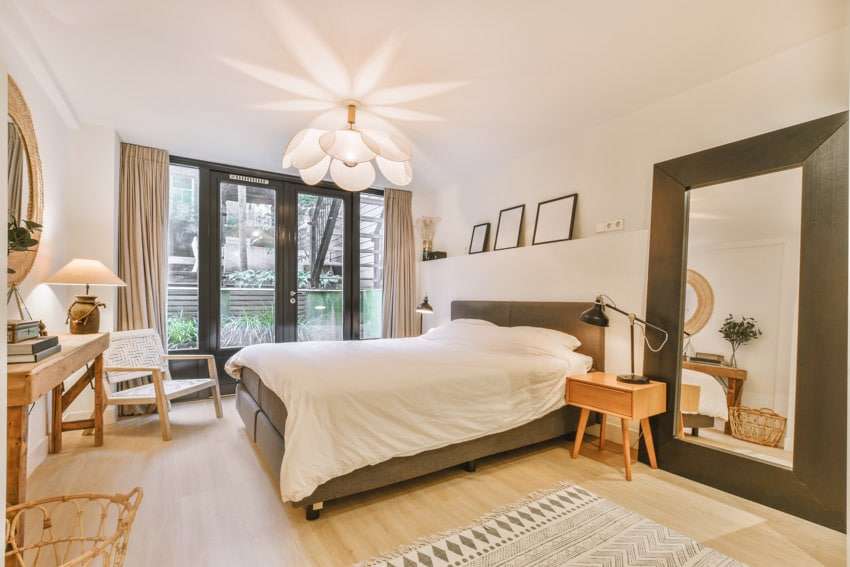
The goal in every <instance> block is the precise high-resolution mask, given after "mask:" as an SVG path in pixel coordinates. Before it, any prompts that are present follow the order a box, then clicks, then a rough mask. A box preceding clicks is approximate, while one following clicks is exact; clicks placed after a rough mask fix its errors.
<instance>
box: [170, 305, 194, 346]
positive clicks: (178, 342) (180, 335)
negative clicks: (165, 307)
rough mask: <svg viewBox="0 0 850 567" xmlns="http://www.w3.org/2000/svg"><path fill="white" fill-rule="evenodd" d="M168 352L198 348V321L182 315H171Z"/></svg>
mask: <svg viewBox="0 0 850 567" xmlns="http://www.w3.org/2000/svg"><path fill="white" fill-rule="evenodd" d="M167 326H168V350H181V349H190V348H198V320H197V319H193V318H189V317H184V316H183V311H182V310H181V311H180V315H169V316H168V320H167Z"/></svg>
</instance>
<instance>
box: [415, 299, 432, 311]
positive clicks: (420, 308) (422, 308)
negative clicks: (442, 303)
mask: <svg viewBox="0 0 850 567" xmlns="http://www.w3.org/2000/svg"><path fill="white" fill-rule="evenodd" d="M416 312H417V313H433V312H434V308H433V307H431V304H430V303H428V296H427V295H426V296H425V299H424V300H422V303H420V304H419V305H417V306H416Z"/></svg>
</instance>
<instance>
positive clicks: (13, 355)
mask: <svg viewBox="0 0 850 567" xmlns="http://www.w3.org/2000/svg"><path fill="white" fill-rule="evenodd" d="M60 350H62V345H60V344H59V337H57V336H48V337H35V338H32V339H26V340H23V341H19V342H17V343H10V344H8V345H6V361H7V362H8V363H12V364H13V363H16V362H38V361H40V360H44V359H45V358H47V357H48V356H50V355H53V354H56V353H57V352H59V351H60Z"/></svg>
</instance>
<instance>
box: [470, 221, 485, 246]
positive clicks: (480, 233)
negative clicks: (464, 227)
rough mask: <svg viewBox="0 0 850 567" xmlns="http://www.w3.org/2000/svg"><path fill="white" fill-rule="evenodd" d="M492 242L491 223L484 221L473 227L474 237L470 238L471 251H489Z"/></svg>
mask: <svg viewBox="0 0 850 567" xmlns="http://www.w3.org/2000/svg"><path fill="white" fill-rule="evenodd" d="M489 242H490V223H489V222H483V223H481V224H476V225H475V226H473V227H472V237H471V238H470V239H469V253H470V254H480V253H482V252H486V251H487V244H488V243H489Z"/></svg>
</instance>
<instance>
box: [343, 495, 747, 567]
mask: <svg viewBox="0 0 850 567" xmlns="http://www.w3.org/2000/svg"><path fill="white" fill-rule="evenodd" d="M554 565H585V566H592V567H600V566H612V567H613V566H617V567H619V566H637V565H640V566H642V567H644V566H656V565H657V566H664V567H715V566H719V567H732V566H735V567H738V566H742V565H743V563H739V562H738V561H735V560H733V559H730V558H729V557H726V556H725V555H722V554H721V553H718V552H717V551H714V550H713V549H710V548H708V547H705V546H704V545H701V544H699V543H697V542H696V541H694V540H692V539H691V538H689V537H685V536H683V535H682V534H679V533H676V532H674V531H673V530H671V529H669V528H666V527H664V526H662V525H660V524H657V523H655V522H653V521H651V520H649V519H647V518H644V517H643V516H640V515H639V514H636V513H634V512H631V511H629V510H626V509H625V508H621V507H620V506H617V505H616V504H613V503H611V502H609V501H607V500H605V499H604V498H602V497H600V496H597V495H596V494H593V493H592V492H590V491H589V490H585V489H584V488H582V487H580V486H578V485H575V484H572V483H564V484H562V485H561V486H559V487H558V488H556V489H553V490H548V491H545V492H539V493H536V494H534V495H532V496H531V497H530V499H526V500H524V501H522V502H518V503H516V504H513V505H511V506H509V507H506V508H503V509H500V510H497V511H495V512H493V513H491V514H488V515H487V516H485V517H484V518H481V519H479V520H478V521H477V522H476V523H475V524H473V525H470V526H467V527H464V528H460V529H457V530H452V531H451V532H447V533H442V534H438V535H435V536H431V537H429V538H425V539H423V540H420V541H418V542H416V543H414V544H412V545H409V546H405V547H404V548H403V549H399V550H396V551H394V552H391V553H386V554H383V555H381V556H380V557H376V558H374V559H371V560H369V561H366V562H364V563H360V564H358V566H357V567H366V566H370V567H372V566H375V567H377V566H380V567H418V566H427V567H449V566H451V567H460V566H463V567H470V566H475V567H494V566H499V567H509V566H512V567H532V566H535V567H536V566H554Z"/></svg>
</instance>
